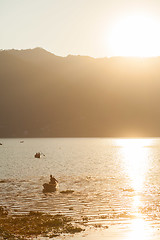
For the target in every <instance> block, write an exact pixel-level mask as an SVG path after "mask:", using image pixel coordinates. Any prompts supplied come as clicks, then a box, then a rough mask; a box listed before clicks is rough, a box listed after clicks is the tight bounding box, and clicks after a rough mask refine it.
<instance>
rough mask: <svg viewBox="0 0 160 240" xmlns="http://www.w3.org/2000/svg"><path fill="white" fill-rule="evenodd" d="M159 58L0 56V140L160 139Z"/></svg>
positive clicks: (43, 52)
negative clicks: (7, 138)
mask: <svg viewBox="0 0 160 240" xmlns="http://www.w3.org/2000/svg"><path fill="white" fill-rule="evenodd" d="M159 92H160V57H156V58H125V57H113V58H99V59H95V58H92V57H87V56H72V55H69V56H67V57H60V56H56V55H54V54H52V53H50V52H48V51H46V50H44V49H42V48H35V49H27V50H1V51H0V113H1V117H0V137H159V136H160V124H159V123H160V108H159V103H160V94H159Z"/></svg>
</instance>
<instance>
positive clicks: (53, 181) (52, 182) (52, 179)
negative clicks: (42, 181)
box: [49, 174, 58, 185]
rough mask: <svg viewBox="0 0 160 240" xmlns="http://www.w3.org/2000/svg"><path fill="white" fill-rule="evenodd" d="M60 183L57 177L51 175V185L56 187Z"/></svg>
mask: <svg viewBox="0 0 160 240" xmlns="http://www.w3.org/2000/svg"><path fill="white" fill-rule="evenodd" d="M57 183H58V181H57V179H56V178H55V177H53V176H52V174H51V175H50V182H49V184H54V185H56V184H57Z"/></svg>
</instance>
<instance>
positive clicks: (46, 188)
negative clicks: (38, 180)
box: [43, 183, 58, 193]
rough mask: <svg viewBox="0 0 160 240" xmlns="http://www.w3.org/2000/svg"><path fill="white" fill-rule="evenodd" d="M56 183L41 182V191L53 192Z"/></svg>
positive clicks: (56, 185) (55, 188)
mask: <svg viewBox="0 0 160 240" xmlns="http://www.w3.org/2000/svg"><path fill="white" fill-rule="evenodd" d="M57 187H58V184H57V183H55V184H51V183H44V184H43V192H44V193H46V192H55V191H56V190H57Z"/></svg>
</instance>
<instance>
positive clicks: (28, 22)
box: [0, 0, 160, 57]
mask: <svg viewBox="0 0 160 240" xmlns="http://www.w3.org/2000/svg"><path fill="white" fill-rule="evenodd" d="M137 14H138V15H146V16H147V18H148V19H153V18H155V19H156V20H155V19H154V21H155V22H156V31H157V33H158V32H160V19H159V15H160V0H152V1H151V0H149V1H147V0H134V1H132V0H0V33H1V35H0V48H1V49H10V48H16V49H26V48H34V47H43V48H45V49H47V50H49V51H51V52H53V53H55V54H56V55H60V56H66V55H68V54H79V55H89V56H93V57H104V56H112V55H118V54H119V52H120V51H119V52H116V51H114V45H112V43H111V39H110V36H111V32H112V31H113V29H114V28H115V26H117V24H118V23H119V22H121V21H122V19H125V18H126V19H127V17H128V16H133V15H137ZM125 21H126V20H124V22H125ZM122 22H123V21H122ZM126 22H127V21H126ZM125 24H126V23H122V24H121V28H122V31H121V32H123V33H122V35H123V36H124V35H125V33H124V32H125V31H127V30H125V29H123V28H124V27H123V26H122V25H125ZM135 28H136V26H135ZM151 28H152V27H151ZM116 31H117V30H116ZM146 31H147V30H146ZM149 31H150V29H148V34H150V32H149ZM121 32H120V33H119V35H121ZM145 34H146V33H145ZM119 35H116V34H115V35H114V36H115V39H116V40H115V39H114V41H117V40H118V38H119ZM145 36H146V35H145ZM154 38H156V36H154ZM121 40H122V41H123V39H121ZM116 44H117V43H116ZM147 44H149V43H147ZM152 45H155V44H153V43H152ZM158 45H159V43H157V46H156V45H155V46H156V51H157V55H160V47H159V49H158ZM119 48H123V47H121V46H119ZM150 48H151V46H150ZM154 50H155V49H154ZM144 51H145V50H144ZM122 55H123V52H122Z"/></svg>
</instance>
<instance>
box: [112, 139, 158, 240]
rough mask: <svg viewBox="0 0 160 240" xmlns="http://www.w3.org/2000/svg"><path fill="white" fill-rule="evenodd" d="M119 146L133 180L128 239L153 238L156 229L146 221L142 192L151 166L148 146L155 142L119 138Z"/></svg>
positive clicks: (117, 141) (146, 239)
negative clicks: (143, 212)
mask: <svg viewBox="0 0 160 240" xmlns="http://www.w3.org/2000/svg"><path fill="white" fill-rule="evenodd" d="M116 144H117V146H119V147H121V157H122V158H123V160H124V167H125V171H126V172H127V174H128V177H129V178H130V180H131V188H132V189H133V190H134V192H135V193H134V195H133V196H132V200H133V201H132V207H131V213H132V215H133V216H134V217H133V218H132V220H131V224H130V226H129V233H128V234H127V238H126V239H127V240H135V239H140V240H151V239H153V235H154V229H153V227H152V226H151V225H150V223H149V222H147V221H145V219H144V218H143V214H142V213H141V211H140V209H141V208H142V207H143V202H142V200H141V197H142V195H141V194H140V193H141V191H142V190H143V188H144V185H145V177H146V173H147V170H148V167H149V151H150V149H149V148H147V146H148V147H149V146H151V145H152V144H153V140H152V139H118V140H116Z"/></svg>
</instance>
